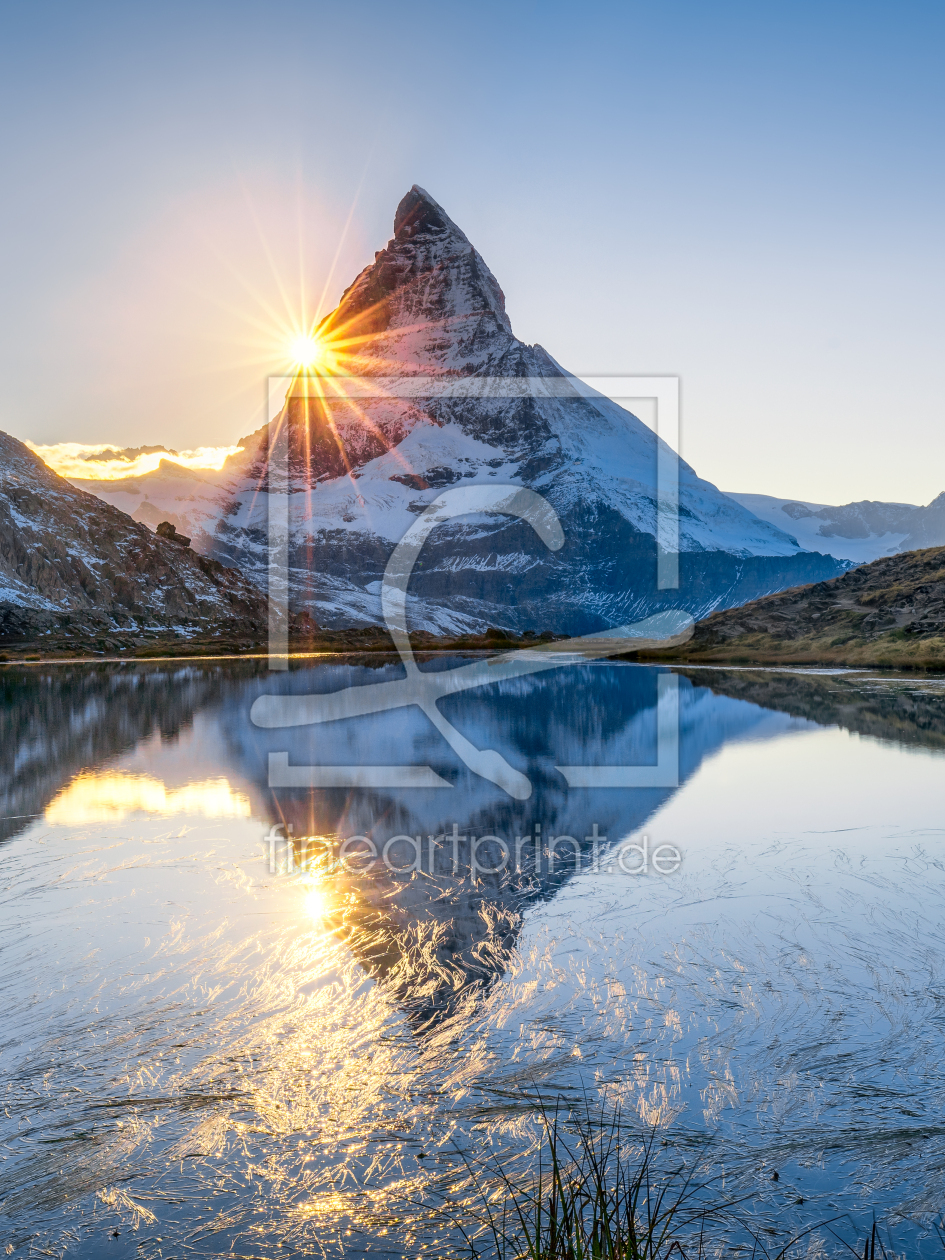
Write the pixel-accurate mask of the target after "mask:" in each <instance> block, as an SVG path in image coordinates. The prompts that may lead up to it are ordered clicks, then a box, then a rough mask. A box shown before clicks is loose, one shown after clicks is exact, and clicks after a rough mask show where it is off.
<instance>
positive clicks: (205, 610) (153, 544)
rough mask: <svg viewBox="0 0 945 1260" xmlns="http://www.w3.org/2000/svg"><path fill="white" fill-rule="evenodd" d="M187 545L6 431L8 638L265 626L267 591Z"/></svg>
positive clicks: (0, 458)
mask: <svg viewBox="0 0 945 1260" xmlns="http://www.w3.org/2000/svg"><path fill="white" fill-rule="evenodd" d="M171 528H173V527H171ZM187 542H188V540H187V539H183V538H181V537H179V536H175V537H173V538H171V537H157V536H155V535H154V534H152V533H151V531H150V530H149V529H148V528H147V526H145V525H141V524H139V523H138V522H137V521H134V520H132V519H131V517H130V516H126V515H125V513H124V512H120V511H119V510H118V509H117V508H114V507H111V506H110V505H109V504H107V503H103V502H102V501H101V500H100V499H96V498H95V497H94V496H93V495H90V494H86V493H85V492H84V491H82V490H77V489H76V488H75V487H74V486H72V485H70V484H69V482H68V481H65V480H64V479H63V478H62V477H59V476H57V474H56V473H54V472H53V471H52V470H51V469H50V468H48V467H47V466H46V465H45V464H44V463H43V462H42V460H41V459H39V458H38V456H36V455H34V454H33V452H32V451H30V450H29V449H28V448H27V447H25V446H24V445H23V444H22V443H20V442H17V441H16V439H15V438H11V437H9V436H7V435H6V434H0V640H5V641H8V642H11V641H16V640H22V639H30V638H35V637H36V636H37V635H38V634H42V633H45V632H46V631H47V630H50V631H51V630H54V629H55V630H62V629H67V630H72V631H74V632H75V633H76V634H85V633H89V632H95V631H100V630H101V629H102V628H103V627H104V628H109V627H115V628H134V627H136V626H140V627H144V626H162V627H176V626H180V627H182V628H185V627H188V626H193V627H201V628H204V629H206V628H210V627H216V626H219V627H221V628H222V627H225V626H228V625H237V624H241V625H242V624H246V623H247V622H258V623H259V624H263V622H264V621H265V602H264V600H262V599H261V597H260V595H259V592H258V590H257V589H256V588H255V587H254V586H253V585H252V584H251V583H249V582H248V581H247V580H246V579H245V578H244V577H243V576H242V575H241V574H239V573H237V572H234V571H233V570H232V569H227V568H224V566H223V565H222V564H220V563H219V562H218V561H216V560H213V559H210V558H208V557H206V556H198V555H197V554H196V553H195V552H193V551H190V550H189V549H188V548H187V546H186V544H187ZM182 544H183V545H182Z"/></svg>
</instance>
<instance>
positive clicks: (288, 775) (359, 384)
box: [251, 376, 693, 800]
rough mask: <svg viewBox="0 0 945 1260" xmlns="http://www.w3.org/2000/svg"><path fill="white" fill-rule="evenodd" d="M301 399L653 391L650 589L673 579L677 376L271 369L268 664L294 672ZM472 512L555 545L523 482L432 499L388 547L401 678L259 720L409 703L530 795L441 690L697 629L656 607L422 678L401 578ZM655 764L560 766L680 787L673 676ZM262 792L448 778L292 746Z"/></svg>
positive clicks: (269, 705)
mask: <svg viewBox="0 0 945 1260" xmlns="http://www.w3.org/2000/svg"><path fill="white" fill-rule="evenodd" d="M290 389H291V390H292V392H293V395H294V396H295V397H323V398H325V399H326V400H329V401H332V400H338V399H347V398H351V399H355V398H356V399H369V398H391V397H398V398H418V397H420V398H430V397H451V398H470V397H478V398H482V397H491V398H516V397H534V396H545V397H556V398H562V397H565V398H576V397H587V398H591V397H595V396H599V395H600V394H603V395H604V396H605V397H607V398H610V399H612V400H617V399H620V400H621V401H628V400H631V399H639V398H650V399H654V400H655V401H656V408H657V435H658V437H660V438H661V439H662V440H661V441H660V442H659V444H658V446H657V542H658V549H657V557H658V558H657V587H658V589H660V590H668V589H676V588H678V586H679V558H678V547H679V510H678V509H679V454H678V442H679V379H678V377H659V376H647V377H636V376H615V377H593V378H588V379H587V380H581V379H580V378H578V377H472V378H464V379H459V380H451V381H443V380H440V379H438V378H430V377H419V378H418V377H411V378H406V379H404V378H402V377H398V378H394V379H391V380H383V381H379V380H366V379H365V378H362V377H344V378H339V377H327V378H322V377H284V376H283V377H270V380H269V418H270V425H269V439H270V445H269V452H268V454H269V467H268V475H269V495H268V500H269V668H270V669H272V670H284V669H287V668H288V663H289V660H288V624H289V577H288V556H289V495H290V490H291V487H290V476H289V460H288V439H287V432H286V430H287V426H286V425H278V426H277V425H275V424H273V421H274V420H276V419H277V418H278V416H279V414H280V413H281V412H282V410H283V408H284V406H285V401H286V398H287V395H288V393H289V390H290ZM470 512H497V513H506V514H510V515H514V516H518V517H520V518H521V519H522V520H525V521H527V522H528V523H529V524H530V525H531V526H532V528H533V529H534V530H535V531H536V533H538V535H539V537H540V538H541V539H542V541H544V542H545V544H546V546H548V547H549V548H550V549H551V550H557V549H558V548H559V547H560V546H561V545H562V543H563V542H564V535H563V533H562V532H561V526H560V524H559V522H558V518H557V515H556V514H555V512H554V510H553V509H552V508H551V505H550V504H549V503H548V502H547V501H546V500H545V499H543V498H542V497H541V496H540V495H538V494H536V493H535V492H533V491H531V490H527V489H524V488H522V487H520V486H498V485H495V484H493V485H488V486H483V485H473V486H466V487H457V488H454V489H451V490H447V491H445V492H443V493H441V494H440V495H438V496H437V497H436V498H435V499H434V500H433V501H432V502H431V503H430V504H429V505H428V506H427V508H426V510H425V511H424V512H423V513H421V515H420V516H419V517H418V519H417V520H416V521H415V522H414V524H413V525H412V526H411V527H410V529H408V531H407V533H406V534H405V535H404V537H403V539H401V541H400V543H398V545H397V547H395V549H394V552H393V553H392V555H391V557H390V560H389V562H388V565H387V568H386V570H385V573H384V579H383V582H382V594H381V602H382V608H383V613H384V620H385V622H386V624H387V627H388V630H389V631H390V633H391V636H392V638H393V640H394V644H395V646H396V648H397V651H398V652H399V654H400V656H401V659H402V661H403V663H404V667H405V669H406V671H407V677H406V678H405V679H403V680H398V681H394V682H388V683H380V684H374V685H366V686H361V687H350V688H345V689H343V690H342V691H340V692H334V693H329V694H328V695H323V694H318V695H311V696H280V695H270V696H260V697H259V698H258V699H257V700H256V702H255V704H254V705H253V708H252V713H251V717H252V720H253V722H254V723H255V724H256V725H257V726H263V727H270V728H273V727H275V728H284V727H289V726H297V725H307V724H310V723H321V722H330V721H337V720H340V719H342V718H345V717H353V716H357V715H367V714H369V713H380V712H385V711H389V710H391V709H396V708H401V707H403V706H405V705H417V706H418V707H419V708H421V709H422V710H423V711H424V713H426V715H427V716H428V717H429V719H430V721H431V722H432V723H433V725H434V726H436V728H437V729H438V730H439V731H440V733H441V734H442V735H443V737H444V738H445V739H446V741H447V743H449V744H450V746H451V747H452V748H453V749H454V751H455V752H456V753H457V754H458V755H459V756H460V758H461V759H462V760H463V761H464V762H465V764H466V765H467V766H468V767H469V768H470V769H471V770H473V771H474V772H475V773H477V774H479V775H481V776H482V777H484V778H486V779H488V780H489V781H490V782H493V783H495V784H496V785H497V786H499V787H501V788H502V789H503V790H504V791H506V792H508V793H509V795H510V796H512V797H514V798H515V799H517V800H524V799H527V797H528V796H530V794H531V783H530V781H529V780H528V779H527V778H526V777H525V775H523V774H521V773H520V772H519V771H518V770H516V769H514V767H512V766H510V765H509V763H508V762H507V761H506V760H505V759H504V758H503V757H502V756H501V755H500V754H499V753H498V752H496V751H495V750H492V749H485V750H480V749H478V748H475V747H474V745H472V744H471V743H470V742H469V741H468V740H467V739H466V738H465V736H463V735H462V734H461V733H460V732H459V731H457V730H456V728H455V727H454V726H452V724H451V723H449V722H448V721H447V720H446V719H445V718H444V717H443V715H442V713H440V711H439V709H438V708H437V705H436V701H437V699H439V698H440V697H442V696H444V695H447V694H453V693H455V692H458V691H463V690H466V689H468V688H470V687H477V686H482V685H486V684H489V683H492V682H495V681H497V680H498V679H500V678H510V677H520V676H522V675H523V674H528V673H533V672H536V671H538V670H544V669H548V668H555V667H559V666H562V665H565V664H567V663H571V662H573V661H574V660H575V656H577V658H578V659H584V660H586V659H593V658H595V657H601V656H606V655H609V654H611V653H613V652H615V651H619V650H621V649H622V650H624V651H626V650H629V649H630V648H633V647H636V648H638V649H640V648H643V647H650V646H654V647H655V646H667V647H668V646H671V645H674V644H676V643H680V642H684V641H685V640H686V639H687V638H688V637H689V636H690V635H691V633H692V624H693V623H692V618H691V617H689V616H688V614H685V613H682V612H680V611H671V612H666V613H658V614H656V615H655V616H652V617H648V618H645V619H644V620H642V621H639V622H634V623H632V624H630V625H626V626H619V627H616V628H615V629H613V630H609V631H607V632H606V633H601V634H595V635H584V636H580V637H577V638H573V639H569V640H563V641H558V642H554V643H551V644H544V645H542V646H541V647H538V648H525V649H520V650H518V651H515V652H510V653H503V654H502V655H500V656H498V657H493V658H490V659H489V660H486V661H475V662H473V663H472V664H471V665H469V666H461V667H459V668H457V669H452V670H445V671H440V672H433V673H425V672H424V673H421V671H420V670H419V669H418V667H417V665H416V662H415V660H414V658H413V652H412V649H411V646H410V639H409V636H408V634H407V627H406V593H407V583H408V582H409V579H410V575H411V573H412V571H413V567H414V564H415V563H416V560H417V557H418V556H419V554H420V550H421V548H422V547H423V543H424V541H425V540H426V538H427V536H428V535H429V533H430V532H431V530H432V529H433V528H434V527H435V526H436V525H437V524H438V523H440V522H442V521H445V520H448V519H451V518H454V517H458V516H463V515H466V514H468V513H470ZM657 687H658V692H657V695H658V703H657V713H658V717H657V723H658V738H657V764H656V765H655V766H558V767H556V768H557V769H558V770H559V771H560V772H561V773H562V774H563V775H564V777H565V779H566V780H567V782H568V785H569V786H571V787H585V788H595V787H624V788H627V787H673V786H676V785H677V784H678V782H679V706H678V679H677V678H676V677H675V676H673V675H668V674H667V675H661V676H660V677H659V678H658V680H657ZM269 785H270V787H321V788H327V787H348V788H350V787H375V788H392V787H413V788H439V787H451V786H452V785H451V784H450V783H449V782H448V781H447V780H445V779H443V778H442V777H441V776H440V775H438V774H436V773H435V771H433V770H432V768H431V767H429V766H407V765H404V766H290V765H289V755H288V753H272V754H270V758H269Z"/></svg>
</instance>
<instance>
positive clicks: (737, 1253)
mask: <svg viewBox="0 0 945 1260" xmlns="http://www.w3.org/2000/svg"><path fill="white" fill-rule="evenodd" d="M541 1117H542V1122H543V1126H544V1134H543V1138H542V1144H541V1150H540V1155H539V1164H538V1170H537V1173H536V1174H534V1175H533V1176H531V1177H530V1178H529V1179H528V1180H527V1181H518V1180H515V1179H513V1178H512V1177H510V1176H509V1175H508V1174H507V1173H506V1172H505V1171H504V1170H503V1168H502V1165H501V1163H500V1162H499V1161H498V1159H495V1160H493V1161H492V1164H491V1166H487V1165H482V1166H481V1169H480V1171H479V1172H474V1171H473V1170H472V1169H470V1170H469V1171H470V1172H471V1173H472V1175H473V1180H474V1182H475V1184H476V1186H477V1188H478V1190H479V1201H478V1204H477V1206H476V1208H475V1210H473V1209H472V1208H470V1206H469V1205H468V1204H467V1205H466V1207H465V1212H464V1216H465V1220H460V1221H459V1222H457V1221H456V1220H455V1218H454V1224H457V1223H458V1224H459V1228H460V1230H461V1232H462V1234H463V1236H464V1238H465V1239H466V1244H467V1247H468V1254H469V1256H470V1257H483V1256H490V1257H495V1258H496V1260H671V1258H672V1257H676V1258H677V1260H708V1257H710V1256H711V1257H713V1258H717V1260H723V1258H730V1260H735V1258H736V1257H739V1258H746V1260H747V1258H748V1257H753V1258H757V1260H762V1258H764V1260H789V1257H799V1256H801V1255H805V1256H806V1255H809V1254H816V1255H818V1256H826V1255H830V1254H836V1255H838V1256H839V1255H845V1256H855V1257H857V1258H858V1260H859V1257H863V1260H893V1255H892V1254H891V1253H889V1252H887V1251H886V1249H885V1248H884V1246H883V1243H882V1241H881V1239H880V1235H879V1230H878V1228H877V1226H876V1224H875V1222H874V1224H873V1227H872V1230H871V1232H870V1233H869V1234H868V1235H867V1237H866V1239H865V1241H860V1242H854V1243H853V1244H852V1245H851V1243H849V1242H847V1241H846V1240H845V1239H844V1238H843V1237H842V1236H841V1235H840V1234H839V1233H838V1232H837V1231H836V1230H835V1229H834V1228H833V1225H834V1224H835V1223H837V1221H838V1220H839V1218H834V1219H832V1220H827V1221H822V1222H819V1223H818V1224H815V1225H811V1226H809V1227H808V1228H806V1229H804V1230H802V1231H801V1232H799V1233H796V1234H793V1235H792V1236H791V1237H790V1238H789V1239H788V1241H787V1242H785V1243H783V1244H774V1243H772V1242H771V1241H770V1240H769V1241H768V1242H767V1243H766V1242H765V1241H763V1240H762V1239H761V1238H760V1236H759V1234H758V1233H757V1232H756V1230H755V1229H753V1228H752V1225H751V1222H750V1221H749V1220H748V1219H747V1213H746V1212H743V1211H742V1208H743V1207H744V1206H745V1204H746V1203H747V1197H746V1199H744V1200H737V1199H732V1198H730V1197H728V1196H727V1195H726V1194H725V1193H724V1191H723V1190H722V1189H721V1187H720V1186H719V1183H718V1180H717V1179H716V1180H710V1181H708V1182H705V1181H697V1180H696V1177H695V1172H694V1170H693V1169H689V1168H687V1167H686V1166H685V1165H683V1164H679V1165H675V1166H673V1167H669V1168H661V1167H660V1166H659V1164H658V1155H659V1152H658V1150H657V1146H656V1141H657V1139H656V1134H655V1133H651V1134H649V1135H648V1136H647V1137H646V1139H645V1140H644V1141H643V1143H642V1149H641V1142H640V1138H639V1136H638V1135H637V1136H633V1135H632V1134H630V1132H629V1129H628V1127H627V1126H625V1125H624V1124H622V1122H621V1118H620V1113H619V1111H615V1112H613V1113H612V1114H611V1115H609V1116H607V1115H603V1114H601V1115H592V1114H591V1113H590V1111H589V1110H588V1111H587V1112H586V1114H585V1115H584V1116H583V1117H582V1118H581V1120H580V1121H579V1122H578V1123H576V1124H575V1123H573V1122H572V1121H571V1119H570V1118H569V1117H568V1116H567V1114H566V1113H565V1112H564V1111H563V1110H562V1109H560V1108H555V1110H554V1111H553V1112H551V1113H549V1112H548V1111H546V1110H544V1109H543V1108H542V1110H541ZM487 1182H488V1187H489V1188H488V1189H487V1187H486V1183H487ZM766 1232H770V1231H766ZM823 1233H826V1234H827V1235H830V1236H831V1237H832V1239H833V1243H834V1244H836V1246H837V1247H838V1248H839V1250H837V1251H834V1252H831V1251H826V1250H824V1238H823ZM812 1235H819V1238H818V1239H817V1240H816V1241H815V1239H814V1238H813V1237H812ZM861 1237H862V1236H861ZM940 1237H941V1235H940ZM805 1240H806V1241H805ZM943 1242H945V1239H943ZM775 1245H777V1246H778V1249H777V1250H776V1251H775V1250H769V1248H770V1247H773V1246H775ZM811 1247H813V1251H811Z"/></svg>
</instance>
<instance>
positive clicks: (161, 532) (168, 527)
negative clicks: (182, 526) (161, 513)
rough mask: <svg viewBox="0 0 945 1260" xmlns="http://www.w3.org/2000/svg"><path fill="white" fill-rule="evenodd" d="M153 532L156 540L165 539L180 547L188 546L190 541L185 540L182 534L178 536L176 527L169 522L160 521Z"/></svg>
mask: <svg viewBox="0 0 945 1260" xmlns="http://www.w3.org/2000/svg"><path fill="white" fill-rule="evenodd" d="M154 532H155V533H156V534H157V536H158V538H166V539H167V541H168V542H173V543H177V544H178V546H180V547H189V546H190V539H189V538H185V537H184V535H183V534H178V532H177V526H176V525H174V524H172V523H171V522H170V521H161V522H160V524H159V525H158V527H157V529H156V530H155V531H154Z"/></svg>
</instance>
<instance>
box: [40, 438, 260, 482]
mask: <svg viewBox="0 0 945 1260" xmlns="http://www.w3.org/2000/svg"><path fill="white" fill-rule="evenodd" d="M26 445H27V446H28V447H29V448H30V450H31V451H34V452H35V453H36V454H37V455H38V456H39V457H40V459H41V460H43V462H44V463H46V464H48V465H49V467H50V468H51V469H52V470H53V472H57V473H58V474H59V476H60V477H68V478H70V479H74V480H90V481H119V480H121V479H122V478H124V477H139V476H141V474H142V473H149V472H153V471H154V470H155V468H157V467H158V465H159V464H160V462H161V460H162V459H166V460H168V461H169V462H170V463H172V464H183V466H184V467H185V468H205V469H213V470H218V469H220V468H222V467H223V463H224V460H226V459H227V457H228V456H230V455H235V454H236V452H237V451H239V450H241V449H242V448H241V447H239V446H198V447H197V448H196V450H193V451H165V450H157V451H154V450H152V451H142V452H141V453H140V454H136V455H134V456H131V455H129V454H126V453H125V451H123V450H122V448H121V447H119V446H111V445H110V444H107V443H99V444H98V445H97V446H95V445H92V446H87V445H85V444H83V443H82V442H57V443H56V444H55V445H53V446H37V445H36V444H35V443H34V442H27V443H26ZM110 456H111V458H109V457H110Z"/></svg>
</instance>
